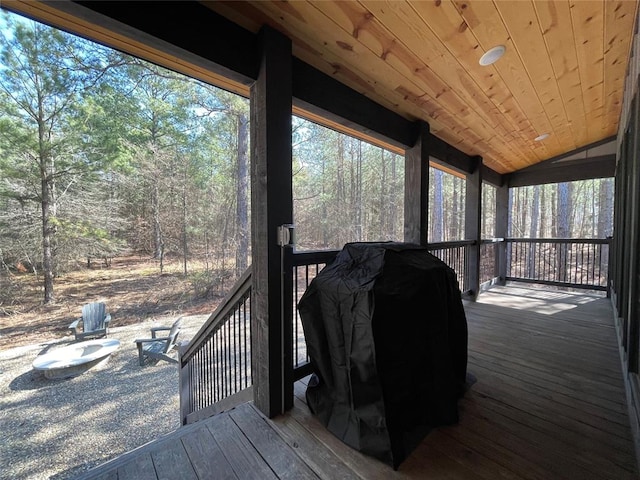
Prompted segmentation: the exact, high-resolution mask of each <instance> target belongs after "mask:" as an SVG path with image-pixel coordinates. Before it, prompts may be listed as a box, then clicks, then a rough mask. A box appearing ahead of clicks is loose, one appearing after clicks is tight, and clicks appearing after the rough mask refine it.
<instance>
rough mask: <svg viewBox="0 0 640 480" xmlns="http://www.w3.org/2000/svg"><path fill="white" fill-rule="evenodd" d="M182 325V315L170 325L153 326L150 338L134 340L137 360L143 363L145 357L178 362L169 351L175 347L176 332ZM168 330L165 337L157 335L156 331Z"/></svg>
mask: <svg viewBox="0 0 640 480" xmlns="http://www.w3.org/2000/svg"><path fill="white" fill-rule="evenodd" d="M181 327H182V317H180V318H179V319H178V320H176V321H175V322H173V325H171V326H170V327H153V328H152V329H151V338H139V339H137V340H135V342H136V346H137V347H138V360H139V361H140V365H144V362H145V360H146V359H152V360H166V361H167V362H173V363H178V360H176V359H175V358H173V357H170V356H169V353H171V351H172V350H173V349H174V348H175V347H176V341H177V340H178V334H179V333H180V328H181ZM167 330H168V331H169V334H168V335H167V336H166V337H157V336H156V334H157V332H161V331H167Z"/></svg>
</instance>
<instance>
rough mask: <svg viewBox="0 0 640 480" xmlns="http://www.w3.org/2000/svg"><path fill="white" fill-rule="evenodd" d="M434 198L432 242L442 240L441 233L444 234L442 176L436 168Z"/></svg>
mask: <svg viewBox="0 0 640 480" xmlns="http://www.w3.org/2000/svg"><path fill="white" fill-rule="evenodd" d="M433 173H434V181H433V188H434V199H433V209H432V210H431V211H432V212H433V218H432V222H433V230H432V232H433V234H432V241H433V242H442V241H443V238H442V236H443V234H444V203H443V202H444V198H443V195H442V177H443V172H442V170H439V169H437V168H435V169H434V172H433Z"/></svg>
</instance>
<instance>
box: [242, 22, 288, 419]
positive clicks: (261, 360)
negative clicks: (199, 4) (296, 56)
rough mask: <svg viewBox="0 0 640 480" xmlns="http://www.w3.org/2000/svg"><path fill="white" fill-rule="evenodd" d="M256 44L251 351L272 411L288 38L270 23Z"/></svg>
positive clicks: (259, 397) (277, 366) (277, 384)
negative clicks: (256, 76)
mask: <svg viewBox="0 0 640 480" xmlns="http://www.w3.org/2000/svg"><path fill="white" fill-rule="evenodd" d="M258 45H259V48H260V57H259V59H260V69H259V72H258V78H257V80H256V82H255V83H254V84H253V85H252V86H251V226H252V232H251V237H252V238H251V255H252V264H253V289H252V293H253V296H252V301H251V309H252V312H251V313H252V315H251V336H252V338H251V352H252V373H253V381H254V402H255V405H256V406H257V407H258V409H259V410H260V411H261V412H262V413H264V414H265V415H267V416H268V417H274V416H275V415H278V414H280V413H282V412H283V411H284V409H285V405H286V404H287V401H286V400H285V399H284V397H285V395H286V391H287V388H288V387H287V386H286V385H285V384H284V381H285V380H284V374H283V372H284V369H285V368H286V367H285V366H284V365H283V363H284V356H285V354H284V349H285V345H284V341H285V339H284V336H285V335H284V330H283V328H284V327H283V325H282V318H283V315H282V309H283V305H282V304H283V297H282V291H281V288H282V278H281V275H283V271H282V258H281V254H282V252H281V247H280V246H279V245H278V227H280V226H282V225H287V224H292V223H293V194H292V184H291V177H292V168H291V159H292V147H291V109H292V65H291V62H292V60H291V58H292V55H291V40H290V39H288V38H287V37H286V36H284V35H282V34H281V33H279V32H278V31H276V30H274V29H272V28H270V27H268V26H265V27H263V28H262V30H261V31H260V33H259V35H258ZM285 274H286V273H285ZM288 274H289V275H291V272H289V273H288ZM289 308H290V307H289Z"/></svg>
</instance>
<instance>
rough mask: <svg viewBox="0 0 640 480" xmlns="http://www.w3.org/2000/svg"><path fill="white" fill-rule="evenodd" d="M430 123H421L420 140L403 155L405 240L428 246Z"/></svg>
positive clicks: (419, 126)
mask: <svg viewBox="0 0 640 480" xmlns="http://www.w3.org/2000/svg"><path fill="white" fill-rule="evenodd" d="M430 137H431V134H430V133H429V124H428V123H425V122H420V123H419V125H418V139H417V140H416V143H415V145H414V146H413V147H412V148H409V149H407V150H406V152H405V155H404V165H405V167H404V241H405V242H409V243H417V244H419V245H426V244H427V233H428V228H429V139H430Z"/></svg>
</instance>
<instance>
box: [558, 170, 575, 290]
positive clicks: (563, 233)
mask: <svg viewBox="0 0 640 480" xmlns="http://www.w3.org/2000/svg"><path fill="white" fill-rule="evenodd" d="M557 201H558V211H557V217H558V224H557V231H558V235H557V236H558V238H569V237H570V236H571V210H572V205H571V184H570V183H567V182H563V183H559V184H558V197H557ZM568 256H569V255H568V251H567V244H563V245H559V248H558V253H557V259H558V263H557V269H558V274H559V280H560V281H561V282H564V281H567V278H568V276H567V271H568V270H569V262H568V260H569V258H568Z"/></svg>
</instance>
